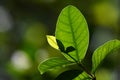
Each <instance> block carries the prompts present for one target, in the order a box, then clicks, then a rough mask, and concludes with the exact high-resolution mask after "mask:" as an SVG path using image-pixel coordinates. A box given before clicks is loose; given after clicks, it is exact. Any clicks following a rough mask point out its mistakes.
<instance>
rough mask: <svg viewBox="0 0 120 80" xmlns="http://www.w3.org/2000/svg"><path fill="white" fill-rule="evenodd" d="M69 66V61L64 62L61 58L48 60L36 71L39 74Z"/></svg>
mask: <svg viewBox="0 0 120 80" xmlns="http://www.w3.org/2000/svg"><path fill="white" fill-rule="evenodd" d="M69 64H72V63H71V62H70V61H68V60H65V59H63V58H56V57H55V58H51V59H48V60H46V61H44V62H42V63H41V64H39V66H38V70H39V71H40V73H41V74H43V73H45V72H46V71H49V70H53V69H56V68H57V67H65V66H67V65H69Z"/></svg>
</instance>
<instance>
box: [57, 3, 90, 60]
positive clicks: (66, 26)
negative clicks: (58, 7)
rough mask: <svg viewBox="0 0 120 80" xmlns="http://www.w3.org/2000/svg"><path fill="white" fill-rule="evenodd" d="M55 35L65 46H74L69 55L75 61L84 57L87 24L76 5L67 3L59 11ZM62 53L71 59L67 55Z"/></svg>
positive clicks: (86, 44)
mask: <svg viewBox="0 0 120 80" xmlns="http://www.w3.org/2000/svg"><path fill="white" fill-rule="evenodd" d="M55 36H56V38H57V39H58V40H60V41H61V42H62V43H63V44H64V46H65V48H67V47H69V46H72V47H74V48H75V51H73V52H70V55H71V56H72V57H73V58H75V59H76V60H77V61H80V60H82V59H83V58H84V57H85V54H86V51H87V48H88V43H89V32H88V26H87V23H86V20H85V18H84V16H83V15H82V13H81V12H80V11H79V10H78V9H77V8H76V7H74V6H72V5H69V6H67V7H65V8H64V9H63V10H62V11H61V13H60V15H59V17H58V21H57V25H56V32H55ZM63 55H64V56H65V57H66V58H67V59H68V60H71V61H73V60H72V59H71V58H70V57H69V56H68V55H66V54H63Z"/></svg>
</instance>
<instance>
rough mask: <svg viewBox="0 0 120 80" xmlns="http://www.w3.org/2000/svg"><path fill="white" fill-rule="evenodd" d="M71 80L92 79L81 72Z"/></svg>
mask: <svg viewBox="0 0 120 80" xmlns="http://www.w3.org/2000/svg"><path fill="white" fill-rule="evenodd" d="M73 80H92V79H91V78H90V77H89V76H88V74H87V73H86V72H82V73H81V74H79V75H78V76H77V77H76V78H74V79H73Z"/></svg>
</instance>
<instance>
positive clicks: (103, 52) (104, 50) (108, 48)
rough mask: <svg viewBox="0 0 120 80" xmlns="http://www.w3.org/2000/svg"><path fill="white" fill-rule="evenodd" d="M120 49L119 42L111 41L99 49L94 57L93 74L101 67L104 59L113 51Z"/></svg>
mask: <svg viewBox="0 0 120 80" xmlns="http://www.w3.org/2000/svg"><path fill="white" fill-rule="evenodd" d="M119 48H120V41H119V40H110V41H108V42H106V43H104V44H103V45H101V46H100V47H98V48H97V49H96V50H95V51H94V53H93V56H92V64H93V67H92V72H93V73H94V72H95V71H96V69H97V67H98V66H99V64H100V63H101V62H102V61H103V59H104V58H105V57H106V56H107V55H108V54H109V53H110V52H112V51H114V50H116V49H119Z"/></svg>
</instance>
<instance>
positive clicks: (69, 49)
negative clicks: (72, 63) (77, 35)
mask: <svg viewBox="0 0 120 80" xmlns="http://www.w3.org/2000/svg"><path fill="white" fill-rule="evenodd" d="M74 50H75V48H74V47H72V46H69V47H67V48H66V51H65V52H66V53H69V52H72V51H74Z"/></svg>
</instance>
